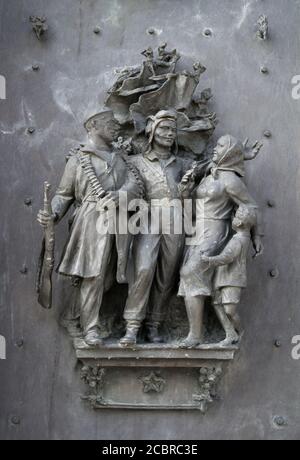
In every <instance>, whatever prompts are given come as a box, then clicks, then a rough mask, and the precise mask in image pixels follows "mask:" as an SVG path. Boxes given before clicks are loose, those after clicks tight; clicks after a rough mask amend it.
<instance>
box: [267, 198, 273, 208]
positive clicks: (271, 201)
mask: <svg viewBox="0 0 300 460" xmlns="http://www.w3.org/2000/svg"><path fill="white" fill-rule="evenodd" d="M267 204H268V206H269V208H275V201H273V200H268V202H267Z"/></svg>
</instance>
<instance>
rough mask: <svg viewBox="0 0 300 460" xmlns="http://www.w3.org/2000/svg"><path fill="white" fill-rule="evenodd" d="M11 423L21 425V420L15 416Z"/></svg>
mask: <svg viewBox="0 0 300 460" xmlns="http://www.w3.org/2000/svg"><path fill="white" fill-rule="evenodd" d="M11 422H12V423H13V425H20V423H21V419H20V417H18V416H17V415H13V416H12V417H11Z"/></svg>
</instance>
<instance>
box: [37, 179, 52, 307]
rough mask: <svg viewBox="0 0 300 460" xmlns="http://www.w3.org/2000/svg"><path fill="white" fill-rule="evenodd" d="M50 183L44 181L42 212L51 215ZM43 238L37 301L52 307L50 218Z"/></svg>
mask: <svg viewBox="0 0 300 460" xmlns="http://www.w3.org/2000/svg"><path fill="white" fill-rule="evenodd" d="M50 190H51V185H50V184H48V182H45V183H44V212H46V213H47V214H49V215H50V216H52V207H51V201H50ZM44 232H45V234H44V239H43V243H42V250H41V254H40V258H39V264H38V276H37V283H36V291H37V293H38V302H39V304H40V305H41V306H42V307H44V308H47V309H49V308H51V307H52V272H53V268H54V245H55V233H54V221H53V220H51V221H50V222H49V224H48V226H47V227H46V228H45V230H44Z"/></svg>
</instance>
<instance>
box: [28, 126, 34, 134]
mask: <svg viewBox="0 0 300 460" xmlns="http://www.w3.org/2000/svg"><path fill="white" fill-rule="evenodd" d="M27 132H28V134H33V133H34V132H35V128H34V127H33V126H30V127H29V128H28V129H27Z"/></svg>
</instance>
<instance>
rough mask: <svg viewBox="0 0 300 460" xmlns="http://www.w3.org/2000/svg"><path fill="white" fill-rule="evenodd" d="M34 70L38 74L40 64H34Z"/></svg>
mask: <svg viewBox="0 0 300 460" xmlns="http://www.w3.org/2000/svg"><path fill="white" fill-rule="evenodd" d="M32 70H33V71H34V72H38V71H39V70H40V66H39V65H38V64H33V66H32Z"/></svg>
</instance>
